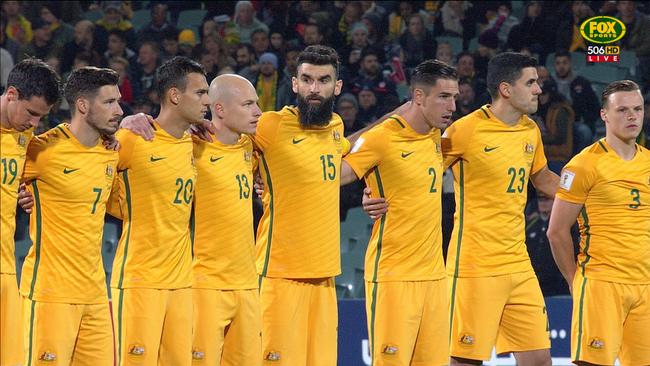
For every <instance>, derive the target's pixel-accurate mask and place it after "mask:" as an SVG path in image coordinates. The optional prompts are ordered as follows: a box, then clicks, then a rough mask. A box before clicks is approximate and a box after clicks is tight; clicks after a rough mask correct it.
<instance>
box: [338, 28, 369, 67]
mask: <svg viewBox="0 0 650 366" xmlns="http://www.w3.org/2000/svg"><path fill="white" fill-rule="evenodd" d="M350 35H351V37H352V38H351V39H352V42H351V43H350V45H348V46H346V47H345V48H343V50H342V51H341V63H342V64H343V65H344V66H345V68H346V72H347V73H348V74H349V75H356V74H357V73H358V71H359V61H360V60H361V51H362V50H363V49H364V48H366V47H368V45H369V44H368V27H366V25H365V24H363V23H361V22H357V23H355V24H354V25H353V26H352V28H351V29H350Z"/></svg>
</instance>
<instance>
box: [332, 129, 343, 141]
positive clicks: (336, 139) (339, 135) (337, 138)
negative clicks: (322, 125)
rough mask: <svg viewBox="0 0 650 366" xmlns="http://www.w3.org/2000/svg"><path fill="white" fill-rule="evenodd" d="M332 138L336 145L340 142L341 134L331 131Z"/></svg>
mask: <svg viewBox="0 0 650 366" xmlns="http://www.w3.org/2000/svg"><path fill="white" fill-rule="evenodd" d="M332 137H334V142H336V143H339V142H341V134H340V133H339V131H336V130H334V131H332Z"/></svg>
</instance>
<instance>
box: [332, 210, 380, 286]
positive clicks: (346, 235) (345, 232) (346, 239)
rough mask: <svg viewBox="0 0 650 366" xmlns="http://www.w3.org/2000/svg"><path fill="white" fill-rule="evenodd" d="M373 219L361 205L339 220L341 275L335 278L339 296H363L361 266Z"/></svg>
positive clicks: (362, 265)
mask: <svg viewBox="0 0 650 366" xmlns="http://www.w3.org/2000/svg"><path fill="white" fill-rule="evenodd" d="M372 225H373V221H372V220H371V219H370V218H369V217H368V215H366V213H365V212H364V211H363V209H362V208H361V207H355V208H352V209H350V210H349V211H348V214H347V218H346V220H345V221H343V222H341V271H342V273H341V275H340V276H338V277H337V278H336V291H337V294H338V295H339V298H355V297H361V298H362V297H364V287H363V286H364V281H363V267H364V258H365V255H366V248H367V247H368V240H369V239H370V234H371V233H372Z"/></svg>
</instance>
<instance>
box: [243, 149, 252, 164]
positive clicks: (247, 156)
mask: <svg viewBox="0 0 650 366" xmlns="http://www.w3.org/2000/svg"><path fill="white" fill-rule="evenodd" d="M244 161H245V162H247V163H250V162H251V153H250V152H248V151H244Z"/></svg>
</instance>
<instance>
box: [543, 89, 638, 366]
mask: <svg viewBox="0 0 650 366" xmlns="http://www.w3.org/2000/svg"><path fill="white" fill-rule="evenodd" d="M643 108H644V106H643V97H642V96H641V92H640V91H639V86H638V85H637V84H636V83H634V82H633V81H630V80H623V81H615V82H613V83H611V84H609V85H608V86H607V87H606V88H605V89H604V90H603V94H602V109H601V110H600V117H601V118H602V120H603V121H605V128H606V134H605V138H603V139H600V140H598V141H597V142H596V143H594V144H593V145H591V146H588V147H586V148H585V149H584V150H582V152H580V153H579V154H578V155H576V156H574V157H573V159H571V161H569V163H568V164H567V165H566V166H565V167H564V169H563V171H562V174H561V178H560V188H559V189H558V192H557V195H556V196H555V203H554V205H553V210H552V211H551V219H550V225H549V228H548V234H547V235H548V238H549V240H550V242H551V248H552V249H553V256H554V257H555V261H556V263H557V265H558V267H559V268H560V271H561V272H562V274H563V275H564V278H565V279H566V280H567V282H568V283H569V288H572V294H573V318H572V329H571V357H572V359H573V361H574V362H575V363H576V364H578V365H613V364H614V361H615V360H616V358H617V357H618V358H619V360H620V362H621V365H624V366H628V365H630V366H631V365H650V338H648V329H650V151H648V150H647V149H646V148H644V147H642V146H640V145H638V144H636V143H635V140H636V137H637V136H638V135H639V133H640V132H641V127H642V124H643ZM576 218H577V219H578V223H579V225H580V234H581V240H580V252H579V254H578V261H577V263H576V261H575V259H574V256H573V241H572V239H571V234H570V229H571V226H572V224H573V223H574V222H575V221H576Z"/></svg>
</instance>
